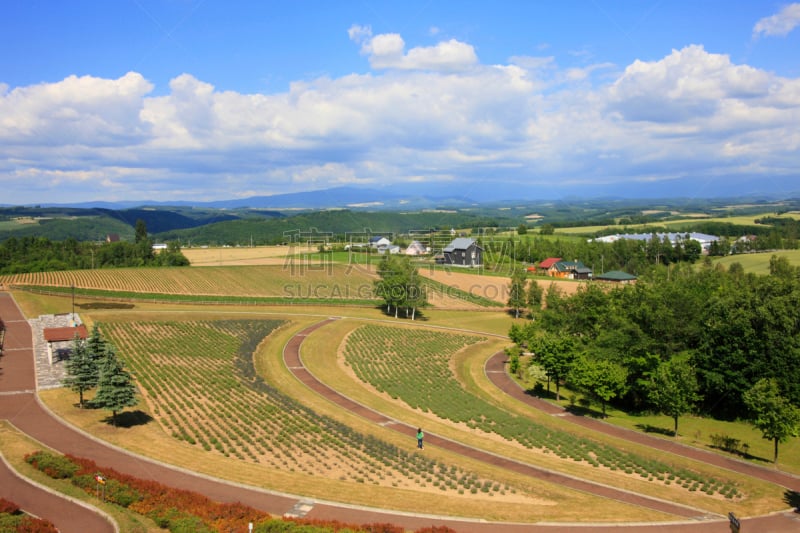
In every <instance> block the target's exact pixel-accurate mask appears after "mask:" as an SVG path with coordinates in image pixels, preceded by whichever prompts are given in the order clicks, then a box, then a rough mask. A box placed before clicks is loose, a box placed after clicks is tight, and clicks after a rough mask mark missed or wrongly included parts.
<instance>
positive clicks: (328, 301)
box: [16, 285, 381, 307]
mask: <svg viewBox="0 0 800 533" xmlns="http://www.w3.org/2000/svg"><path fill="white" fill-rule="evenodd" d="M16 288H18V289H21V290H24V291H28V292H33V293H38V294H51V295H62V296H71V295H72V294H73V289H72V287H54V286H47V287H41V286H35V285H19V286H16ZM74 291H75V292H74V294H75V296H81V297H84V298H97V299H113V300H126V301H148V302H152V301H158V302H169V303H190V304H217V305H219V304H232V305H259V304H279V305H342V306H358V307H364V306H367V307H375V306H377V305H380V304H381V300H378V299H355V298H352V299H351V298H286V297H281V296H215V295H196V294H167V293H150V292H133V291H109V290H104V289H86V288H79V287H75V289H74Z"/></svg>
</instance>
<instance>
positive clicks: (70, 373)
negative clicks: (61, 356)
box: [63, 335, 99, 409]
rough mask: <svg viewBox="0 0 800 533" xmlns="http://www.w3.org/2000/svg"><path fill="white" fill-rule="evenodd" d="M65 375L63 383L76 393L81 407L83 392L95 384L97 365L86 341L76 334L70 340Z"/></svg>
mask: <svg viewBox="0 0 800 533" xmlns="http://www.w3.org/2000/svg"><path fill="white" fill-rule="evenodd" d="M65 366H66V370H67V375H66V377H65V378H64V382H63V383H64V385H65V386H67V387H69V388H70V389H71V390H73V391H75V392H77V393H78V396H79V400H78V406H79V407H80V408H81V409H83V405H84V401H83V393H84V392H85V391H88V390H90V389H93V388H95V387H96V386H97V381H98V378H99V366H98V362H97V360H96V359H95V358H94V357H93V356H92V354H91V353H90V352H89V350H88V348H87V346H86V343H84V341H82V340H81V339H80V337H78V336H77V335H75V338H74V339H73V341H72V353H71V354H70V357H69V359H67V362H66V365H65Z"/></svg>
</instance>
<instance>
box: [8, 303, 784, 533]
mask: <svg viewBox="0 0 800 533" xmlns="http://www.w3.org/2000/svg"><path fill="white" fill-rule="evenodd" d="M0 318H1V319H2V320H3V321H5V322H6V327H7V328H8V330H7V335H6V340H5V347H6V351H5V356H4V357H3V358H2V359H1V360H0V367H1V368H2V373H0V418H4V419H8V420H10V421H11V422H12V423H13V424H14V425H15V426H16V427H18V428H19V429H20V430H22V431H23V432H25V433H27V434H29V435H31V436H32V437H34V438H36V439H37V440H39V441H41V442H43V443H44V444H46V445H48V446H51V447H53V448H54V449H57V450H59V451H61V452H64V453H72V454H75V455H79V456H82V457H87V458H91V459H92V460H94V461H96V462H97V463H98V464H100V465H102V466H108V467H111V468H114V469H117V470H119V471H121V472H125V473H129V474H132V475H135V476H137V477H141V478H144V479H153V480H157V481H160V482H162V483H165V484H168V485H170V486H173V487H178V488H186V489H190V490H194V491H197V492H199V493H202V494H205V495H206V496H208V497H210V498H212V499H214V500H217V501H222V502H236V501H239V502H242V503H244V504H247V505H251V506H253V507H255V508H257V509H261V510H264V511H266V512H268V513H270V514H273V515H278V516H281V515H285V514H296V513H297V510H302V511H301V512H302V513H304V514H306V516H308V517H309V518H325V519H336V520H342V521H347V522H355V523H371V522H390V523H394V524H397V525H400V526H403V527H405V528H408V529H417V528H421V527H426V526H447V527H450V528H452V529H454V530H455V531H458V532H459V533H523V532H526V533H530V532H536V533H539V532H543V533H545V532H546V533H565V532H576V531H587V530H591V531H592V533H601V532H602V533H605V532H611V531H620V529H622V528H624V529H623V530H624V531H625V532H626V533H640V532H642V533H645V532H646V533H654V532H662V531H664V532H666V531H670V532H686V533H688V532H698V533H706V532H709V533H711V532H720V533H722V532H725V531H728V530H729V529H728V525H727V520H724V519H720V520H703V521H698V520H686V521H683V522H676V523H670V524H656V525H650V524H647V525H636V524H633V525H628V524H626V525H621V524H617V525H608V524H604V525H594V526H592V525H589V524H580V525H576V524H535V525H531V524H500V523H489V522H483V521H472V520H466V519H465V520H458V519H450V518H442V517H432V516H424V515H410V514H403V513H396V512H391V511H382V510H378V509H365V508H361V507H353V506H347V505H340V504H336V503H331V502H320V501H311V500H309V499H305V498H301V497H297V496H291V495H285V494H278V493H275V492H271V491H264V490H260V489H257V488H253V487H246V486H242V485H238V484H234V483H229V482H225V481H222V480H217V479H211V478H208V477H204V476H201V475H199V474H195V473H192V472H189V471H186V470H182V469H179V468H174V467H170V466H168V465H165V464H162V463H159V462H157V461H153V460H150V459H146V458H144V457H140V456H137V455H134V454H131V453H129V452H126V451H124V450H121V449H118V448H116V447H113V446H111V445H108V444H106V443H103V442H101V441H98V440H96V439H94V438H92V437H91V436H88V435H86V434H83V433H82V432H79V431H78V430H76V429H75V428H73V427H71V426H68V425H66V424H64V423H63V422H61V421H60V420H59V419H57V418H56V417H54V416H53V415H51V413H50V412H49V411H48V410H47V409H46V408H44V407H43V405H42V404H41V403H40V402H39V400H38V397H37V396H36V394H35V387H36V383H35V369H34V365H33V359H34V357H33V348H32V332H31V329H30V326H29V324H28V323H27V321H25V320H24V317H23V316H22V313H21V311H20V310H19V308H18V307H17V306H16V303H15V302H14V301H13V299H12V298H11V297H10V295H9V294H8V293H3V292H0ZM325 323H326V322H321V323H318V324H315V325H313V326H311V327H310V328H308V329H306V330H304V331H303V332H301V333H300V334H298V336H296V337H295V338H293V339H292V340H291V341H290V342H289V343H288V344H287V346H286V348H285V357H286V358H287V364H289V365H290V366H291V367H292V368H293V370H294V371H296V372H298V375H303V373H302V372H301V369H302V361H301V360H300V358H299V354H300V351H299V350H300V346H301V345H302V341H303V339H305V336H307V335H308V334H309V333H311V332H312V331H313V330H314V329H316V328H319V327H322V326H323V325H324V324H325ZM293 352H296V357H297V358H296V359H291V358H292V357H293V356H292V353H293ZM310 378H313V376H310V374H308V375H307V376H306V377H305V378H304V379H310ZM312 381H315V380H312ZM312 381H310V382H309V383H311V382H312ZM315 390H316V385H315ZM325 390H326V391H327V392H324V393H325V394H326V395H330V397H333V398H336V397H338V398H342V399H344V400H347V399H346V398H344V397H342V396H341V395H339V394H338V393H336V392H335V391H332V390H331V389H328V388H327V387H325ZM336 401H339V400H336ZM348 401H349V400H348ZM350 408H353V409H359V410H358V411H357V412H362V409H363V412H364V414H365V416H367V417H368V418H369V419H370V420H374V421H375V422H376V423H381V422H385V421H386V420H387V419H386V417H385V416H383V415H380V414H379V413H375V412H374V411H371V410H369V409H366V408H365V407H363V406H360V405H359V404H355V403H353V404H351V405H350ZM390 422H391V423H392V424H394V425H395V427H396V428H397V429H398V430H399V431H403V432H405V433H407V434H410V433H409V431H410V430H409V428H410V426H407V425H405V424H402V423H400V422H396V421H390ZM411 430H413V428H411ZM449 442H451V441H445V440H444V439H440V438H438V437H436V436H435V435H431V436H429V437H427V443H428V445H434V446H436V445H439V446H449V444H448V443H449ZM454 444H458V443H454ZM458 445H459V446H462V447H463V445H460V444H458ZM464 448H465V447H464ZM467 450H469V449H468V448H467ZM492 457H494V456H492ZM514 465H520V463H514ZM522 466H525V465H522ZM20 483H21V480H19V479H18V478H17V481H14V480H13V479H9V480H8V484H7V483H5V482H3V486H6V485H8V486H9V487H12V490H13V491H16V490H17V487H20V488H19V490H22V489H21V485H20ZM591 485H592V486H593V487H599V486H597V485H594V484H591ZM648 500H649V499H648ZM64 501H66V500H64ZM665 503H666V504H668V505H671V506H672V507H671V508H672V509H673V510H674V511H675V512H676V514H678V515H681V513H684V512H687V508H685V507H681V506H674V505H673V504H670V503H669V502H665ZM648 505H653V504H652V503H651V502H649V503H648ZM53 512H54V514H53V515H52V516H51V515H49V514H42V513H37V514H39V515H40V516H43V517H45V518H48V519H50V520H52V521H53V522H56V525H57V526H59V527H61V526H60V525H59V523H58V520H60V519H62V517H63V516H64V515H65V513H70V514H72V512H71V511H68V510H67V509H66V507H61V508H60V510H57V511H53ZM688 513H689V514H690V515H694V516H696V515H697V513H696V511H694V510H691V509H689V510H688ZM88 514H89V515H92V514H93V513H88ZM90 519H92V520H96V515H95V516H94V517H91V516H86V517H85V518H78V520H85V522H84V523H83V525H81V526H80V529H65V528H62V531H103V530H101V529H95V527H94V526H93V525H91V524H90V523H89V520H90ZM746 523H747V525H748V527H752V529H743V531H745V532H747V533H749V532H750V531H753V532H755V531H758V532H759V533H789V532H797V531H800V522H798V521H796V520H795V517H794V516H792V515H791V513H779V514H776V515H771V516H768V517H759V518H753V519H749V520H748V521H747V522H746Z"/></svg>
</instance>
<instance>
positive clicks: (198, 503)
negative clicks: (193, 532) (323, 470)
mask: <svg viewBox="0 0 800 533" xmlns="http://www.w3.org/2000/svg"><path fill="white" fill-rule="evenodd" d="M37 454H42V455H45V456H46V455H50V454H47V453H46V452H37ZM36 457H37V460H38V462H39V463H41V464H45V463H47V464H49V463H48V460H49V458H48V457H41V456H39V455H37V456H36ZM62 460H63V462H64V463H72V464H74V465H75V466H76V469H75V470H76V471H75V472H74V474H73V475H72V481H73V483H75V484H77V485H78V486H81V487H82V488H83V489H84V490H86V491H87V492H89V493H95V491H96V490H97V486H96V481H94V480H95V477H94V476H95V475H97V474H102V476H103V477H104V478H105V479H106V482H105V483H106V484H105V489H106V490H105V496H106V498H107V499H108V500H109V501H115V498H117V496H119V499H121V500H123V501H124V503H123V501H119V502H117V503H120V504H122V505H125V506H127V507H129V508H130V509H131V510H133V511H135V512H137V513H140V514H143V515H146V516H149V517H150V518H152V519H153V520H154V521H155V522H156V523H157V524H158V525H159V526H160V527H163V528H169V527H170V525H177V524H178V523H180V524H181V525H182V526H183V529H185V526H186V524H188V523H192V522H193V521H197V520H199V521H200V522H202V524H204V525H205V527H208V528H209V529H212V530H214V531H247V529H248V527H247V526H248V524H249V523H251V522H252V523H254V524H256V525H258V524H259V523H261V524H262V526H263V525H266V524H264V523H265V522H271V520H270V515H269V514H268V513H265V512H263V511H259V510H257V509H254V508H252V507H249V506H247V505H243V504H241V503H238V502H237V503H220V502H215V501H213V500H211V499H209V498H207V497H206V496H203V495H202V494H198V493H196V492H192V491H188V490H183V489H176V488H172V487H168V486H167V485H164V484H162V483H159V482H157V481H150V480H144V479H139V478H137V477H134V476H131V475H128V474H123V473H121V472H118V471H116V470H114V469H113V468H100V467H98V466H97V463H95V462H94V461H92V460H90V459H84V458H81V457H75V456H72V455H66V456H65V457H64V458H62ZM62 466H63V465H62ZM65 470H68V469H65ZM123 496H124V498H123ZM283 522H290V523H294V524H296V525H297V526H298V527H301V528H302V527H303V526H308V527H309V528H319V529H320V530H321V531H326V532H334V533H335V532H338V531H347V532H348V533H404V531H405V529H404V528H402V527H400V526H396V525H393V524H383V523H375V524H362V525H358V524H348V523H344V522H339V521H336V520H317V519H305V518H293V519H285V520H283ZM195 525H198V526H199V523H198V522H195ZM287 525H288V524H287ZM281 530H282V531H283V529H281ZM303 530H304V531H305V529H304V528H303ZM31 531H36V532H38V531H40V530H31ZM41 531H49V530H41ZM287 531H290V530H288V529H287ZM417 533H455V531H454V530H452V529H450V528H448V527H444V526H438V527H436V526H434V527H426V528H423V529H419V530H417Z"/></svg>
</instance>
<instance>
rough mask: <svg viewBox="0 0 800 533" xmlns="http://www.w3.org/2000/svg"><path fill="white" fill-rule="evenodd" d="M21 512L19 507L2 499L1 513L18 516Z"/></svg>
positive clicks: (0, 504)
mask: <svg viewBox="0 0 800 533" xmlns="http://www.w3.org/2000/svg"><path fill="white" fill-rule="evenodd" d="M18 512H19V505H17V504H16V503H14V502H10V501H8V500H6V499H5V498H0V513H5V514H17V513H18Z"/></svg>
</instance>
